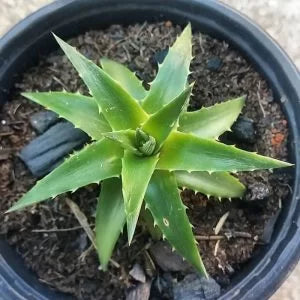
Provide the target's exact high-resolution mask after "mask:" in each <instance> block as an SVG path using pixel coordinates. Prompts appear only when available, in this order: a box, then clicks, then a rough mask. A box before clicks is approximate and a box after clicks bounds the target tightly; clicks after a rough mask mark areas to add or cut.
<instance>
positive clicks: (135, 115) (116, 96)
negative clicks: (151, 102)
mask: <svg viewBox="0 0 300 300" xmlns="http://www.w3.org/2000/svg"><path fill="white" fill-rule="evenodd" d="M56 40H57V42H58V43H59V45H60V47H61V48H62V50H63V51H64V52H65V54H66V56H67V57H68V58H69V60H70V61H71V63H72V64H73V66H74V67H75V68H76V70H77V72H78V73H79V76H80V77H81V78H82V80H83V81H84V83H85V84H86V85H87V87H88V89H89V90H90V93H91V95H92V96H93V98H94V99H95V100H96V102H97V104H98V105H99V106H100V107H101V111H102V113H103V115H104V117H105V119H106V120H107V121H108V123H109V125H110V126H111V127H112V128H113V129H114V130H122V129H130V128H131V129H135V128H136V127H138V126H139V125H140V124H141V123H143V122H145V121H146V120H147V118H148V115H147V114H146V113H145V111H144V110H143V109H142V108H141V106H140V105H139V104H138V103H137V102H136V101H135V99H134V98H133V97H132V96H131V95H129V94H128V92H127V91H126V90H125V89H123V87H122V86H121V85H120V84H119V83H118V82H117V81H115V80H114V79H113V78H112V77H110V76H109V75H108V74H107V73H106V72H104V71H103V70H102V69H101V68H100V67H98V66H97V65H96V64H95V63H93V62H92V61H91V60H89V59H87V58H86V57H84V56H83V55H82V54H81V53H80V52H78V51H77V50H76V49H75V48H74V47H72V46H71V45H69V44H68V43H66V42H64V41H63V40H62V39H60V38H58V37H56Z"/></svg>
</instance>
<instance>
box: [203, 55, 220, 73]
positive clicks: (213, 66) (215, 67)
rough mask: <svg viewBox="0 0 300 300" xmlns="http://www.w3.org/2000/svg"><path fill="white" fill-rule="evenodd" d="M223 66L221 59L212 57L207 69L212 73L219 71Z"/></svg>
mask: <svg viewBox="0 0 300 300" xmlns="http://www.w3.org/2000/svg"><path fill="white" fill-rule="evenodd" d="M222 65H223V62H222V60H221V58H219V57H217V56H214V57H211V58H210V59H209V60H208V61H207V64H206V68H207V69H208V70H210V71H214V72H216V71H219V70H220V69H221V67H222Z"/></svg>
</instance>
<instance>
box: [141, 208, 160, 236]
mask: <svg viewBox="0 0 300 300" xmlns="http://www.w3.org/2000/svg"><path fill="white" fill-rule="evenodd" d="M140 220H141V222H142V224H143V225H145V227H146V229H147V231H148V232H149V233H150V235H151V237H152V239H153V240H155V241H159V240H160V239H161V238H162V232H161V231H160V229H159V228H158V226H154V219H153V217H152V214H151V212H150V211H149V209H145V205H143V206H142V208H141V212H140V218H139V221H140Z"/></svg>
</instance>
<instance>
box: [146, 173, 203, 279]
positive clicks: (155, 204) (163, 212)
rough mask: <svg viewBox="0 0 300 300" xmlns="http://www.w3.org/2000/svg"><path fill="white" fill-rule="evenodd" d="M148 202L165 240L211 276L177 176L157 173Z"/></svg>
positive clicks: (198, 268) (153, 177) (147, 193)
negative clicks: (183, 199) (193, 230)
mask: <svg viewBox="0 0 300 300" xmlns="http://www.w3.org/2000/svg"><path fill="white" fill-rule="evenodd" d="M145 202H146V208H149V210H150V211H151V213H152V216H153V218H154V220H155V222H156V224H157V225H158V227H159V228H160V230H161V231H162V233H163V235H164V237H165V238H166V239H167V240H168V241H169V242H170V244H171V245H172V246H173V247H174V248H175V249H176V250H177V251H178V253H180V254H181V255H182V256H183V257H184V258H185V259H186V260H187V261H188V262H190V263H191V264H192V265H193V266H194V267H195V268H196V269H197V270H198V272H200V273H201V274H203V275H204V276H206V277H207V276H208V275H207V273H206V271H205V267H204V265H203V262H202V260H201V257H200V255H199V251H198V248H197V245H196V241H195V238H194V236H193V232H192V229H191V225H190V223H189V220H188V217H187V215H186V211H185V209H186V207H185V206H184V205H183V203H182V201H181V199H180V196H179V192H178V189H177V182H176V179H175V176H174V174H173V173H170V172H168V171H155V172H154V174H153V176H152V178H151V180H150V183H149V186H148V189H147V192H146V195H145Z"/></svg>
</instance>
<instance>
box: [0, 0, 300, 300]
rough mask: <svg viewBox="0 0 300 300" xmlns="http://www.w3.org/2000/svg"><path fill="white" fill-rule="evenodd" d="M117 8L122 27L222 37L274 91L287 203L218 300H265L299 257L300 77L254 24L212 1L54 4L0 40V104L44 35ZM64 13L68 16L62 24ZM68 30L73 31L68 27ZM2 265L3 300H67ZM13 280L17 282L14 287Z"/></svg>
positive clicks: (70, 0) (65, 0)
mask: <svg viewBox="0 0 300 300" xmlns="http://www.w3.org/2000/svg"><path fill="white" fill-rule="evenodd" d="M118 11H119V12H120V13H123V14H124V13H128V14H129V15H130V14H131V15H130V16H129V17H128V16H127V15H126V14H124V23H125V24H129V23H136V22H139V21H142V20H150V21H155V20H161V19H170V20H172V21H173V20H174V21H175V23H177V24H180V25H182V24H184V23H186V22H187V20H189V21H191V23H192V25H193V28H194V29H199V28H201V31H202V32H205V33H207V34H210V35H213V36H214V37H217V38H219V39H224V40H227V41H228V42H229V43H230V44H231V45H233V46H234V47H236V48H237V49H238V50H239V51H240V52H241V53H242V54H243V55H244V56H246V57H247V58H248V59H249V60H250V61H251V62H252V63H253V64H254V65H255V66H256V67H257V69H259V71H260V72H261V73H262V74H263V76H264V77H265V78H266V79H267V81H268V83H269V85H270V86H271V87H272V90H273V91H274V93H275V98H277V99H280V101H281V105H282V108H283V110H284V112H285V115H286V117H287V119H288V121H289V126H290V134H291V136H290V141H289V145H290V149H289V150H290V154H291V161H292V162H294V163H295V165H296V167H295V168H294V170H293V171H292V172H293V178H294V180H293V189H294V191H293V195H292V196H290V199H289V200H287V204H286V205H285V207H284V209H283V212H282V213H281V218H280V220H279V223H278V222H277V223H278V224H277V226H276V228H275V236H274V237H273V238H272V243H271V245H270V246H268V247H266V249H265V251H264V252H265V253H264V254H263V255H262V256H263V258H262V259H260V260H259V261H257V262H256V264H255V265H253V266H249V269H248V270H244V272H242V274H240V275H239V276H238V277H237V278H236V280H234V282H233V283H234V285H233V286H231V288H230V289H228V290H227V291H226V292H225V293H224V294H223V295H222V296H221V298H220V299H224V300H225V299H257V298H258V299H266V298H268V297H269V296H270V295H271V294H272V293H273V292H274V291H275V290H276V289H277V288H278V287H279V285H280V284H281V283H282V282H283V280H284V279H285V278H286V277H287V275H288V274H289V273H290V272H291V271H292V269H293V268H294V267H295V266H296V264H297V262H298V260H299V258H300V247H299V245H300V234H299V233H300V230H299V228H298V227H299V224H300V209H299V208H300V201H299V200H300V185H299V182H300V169H299V160H300V122H299V119H297V115H299V114H300V76H299V72H298V70H297V68H296V67H295V65H294V64H293V63H292V61H291V60H290V59H289V57H288V56H287V55H286V53H285V52H284V50H283V49H282V48H281V47H280V46H278V45H277V43H276V42H275V41H274V40H273V39H272V38H271V37H270V36H269V35H268V34H267V33H265V32H264V31H263V30H262V29H261V28H260V27H259V26H258V25H256V24H254V23H253V22H252V21H251V20H249V19H248V18H247V17H245V16H243V15H242V14H240V13H239V12H237V11H235V10H234V9H232V8H230V7H229V6H227V5H225V4H222V3H220V2H218V1H216V0H164V1H161V0H127V1H126V3H124V2H123V1H122V0H98V1H97V2H96V1H94V0H60V1H55V2H53V3H51V4H49V5H47V6H45V7H43V8H41V9H40V10H38V11H37V12H35V13H33V14H31V15H30V16H28V17H27V18H25V19H24V20H22V21H21V22H20V23H18V24H17V25H15V26H14V27H13V28H12V29H11V30H10V31H9V32H8V33H7V34H5V35H4V36H3V37H2V38H1V39H0V64H1V65H0V102H1V101H3V100H1V99H5V98H8V97H9V92H10V91H9V89H10V88H11V87H12V85H13V82H14V80H15V77H14V76H13V75H14V73H22V71H23V70H25V69H26V68H27V67H28V66H29V65H30V64H32V63H33V62H34V61H35V60H36V59H37V55H36V53H32V50H38V53H46V52H50V50H52V49H54V47H55V46H54V42H53V43H51V41H50V40H49V32H50V31H55V32H56V33H57V34H59V35H60V36H62V37H63V38H64V37H65V38H66V37H70V36H73V35H75V34H76V33H77V34H79V33H80V32H82V31H85V30H86V29H87V28H89V26H90V25H91V27H93V26H96V22H95V23H92V20H93V19H92V17H95V15H96V14H100V13H102V15H103V14H104V13H107V12H111V14H112V15H111V16H107V17H106V18H104V19H105V21H104V23H103V24H104V26H105V24H106V25H109V24H114V23H113V22H114V20H116V16H115V15H116V14H117V13H118ZM66 13H69V15H71V16H72V17H69V18H66V19H64V18H63V16H64V15H65V14H66ZM125 15H126V17H125ZM133 16H134V18H133ZM212 16H214V18H212ZM88 17H91V23H90V25H88V24H87V23H88V21H86V23H84V22H83V20H86V19H87V18H88ZM103 17H104V15H103ZM78 22H82V23H81V24H80V28H77V27H76V26H75V25H76V24H78ZM118 23H120V22H118ZM83 24H85V25H83ZM103 24H101V27H103ZM72 25H73V26H75V28H73V29H70V27H71V26H72ZM67 28H69V30H67ZM32 30H34V34H33V32H32ZM76 30H79V31H76ZM46 40H47V47H46V48H47V49H45V45H44V47H42V46H41V44H42V42H43V41H46ZM36 45H39V46H38V47H37V46H36ZM48 46H49V47H48ZM12 49H13V50H14V51H12ZM24 57H26V58H27V57H28V58H29V61H30V62H29V63H26V62H24V61H23V60H24ZM16 71H17V72H16ZM12 72H13V74H11V73H12ZM8 74H10V75H9V76H8ZM0 104H1V103H0ZM3 244H4V243H3V241H1V239H0V249H1V247H5V246H3ZM6 249H8V248H6ZM6 251H9V250H6ZM2 252H3V251H2ZM3 253H4V252H3ZM257 260H258V259H257ZM20 261H21V260H20ZM0 262H1V264H0V291H2V290H3V291H5V293H3V295H6V294H7V295H8V297H11V298H7V299H19V298H16V295H22V296H24V295H30V296H31V297H32V299H54V298H55V299H67V298H66V296H65V295H63V296H61V295H60V294H56V293H52V292H50V291H48V290H47V288H45V287H40V286H38V283H37V282H34V284H33V287H30V285H29V284H28V282H26V281H24V280H23V279H22V278H21V277H20V276H19V275H18V274H17V273H16V272H15V270H13V269H12V268H11V267H10V266H9V265H8V264H7V262H6V259H5V258H4V257H3V256H2V255H1V254H0ZM253 264H254V263H253ZM245 273H247V274H245ZM20 274H21V275H22V272H21V273H20ZM30 280H31V279H30ZM15 281H17V284H12V282H15ZM2 283H3V284H2ZM1 286H4V288H2V287H1ZM39 291H41V292H42V293H44V294H40V292H39ZM10 293H12V294H10ZM44 295H45V296H44ZM60 297H62V298H60Z"/></svg>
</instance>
